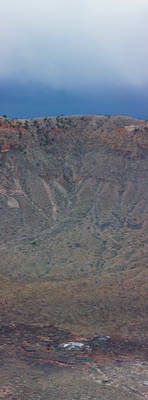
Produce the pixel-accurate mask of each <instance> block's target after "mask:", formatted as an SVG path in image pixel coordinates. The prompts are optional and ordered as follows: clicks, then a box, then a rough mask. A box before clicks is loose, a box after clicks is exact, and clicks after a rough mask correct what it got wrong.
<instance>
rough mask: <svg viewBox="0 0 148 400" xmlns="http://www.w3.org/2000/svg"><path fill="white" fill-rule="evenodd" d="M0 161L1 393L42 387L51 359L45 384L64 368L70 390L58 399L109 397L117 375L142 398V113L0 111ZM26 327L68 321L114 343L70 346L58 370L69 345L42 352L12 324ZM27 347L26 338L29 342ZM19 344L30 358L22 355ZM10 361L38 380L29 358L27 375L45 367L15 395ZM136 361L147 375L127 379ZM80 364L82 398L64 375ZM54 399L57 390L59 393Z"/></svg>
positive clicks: (146, 212) (146, 169) (146, 234)
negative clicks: (11, 115)
mask: <svg viewBox="0 0 148 400" xmlns="http://www.w3.org/2000/svg"><path fill="white" fill-rule="evenodd" d="M0 168H1V173H0V220H1V231H0V254H1V257H0V280H1V285H0V296H1V301H0V318H1V331H0V332H1V337H2V342H1V354H2V363H1V365H2V366H3V368H2V373H3V380H4V382H5V378H4V377H5V376H9V377H10V385H9V386H10V388H9V387H8V388H6V383H4V385H3V391H1V396H2V398H13V399H14V398H16V399H20V398H22V399H28V397H25V396H29V398H31V399H37V398H39V399H40V398H41V399H44V398H48V397H47V396H48V395H49V393H48V390H49V387H48V384H47V381H46V378H45V376H47V375H48V373H49V371H46V369H50V371H51V361H53V362H54V363H53V365H52V368H55V369H56V368H60V372H58V371H59V370H56V372H55V370H54V373H55V375H52V372H51V375H52V377H51V386H50V388H51V387H52V389H53V392H54V390H55V389H54V388H55V387H56V385H57V379H59V382H60V379H61V382H62V379H63V378H62V376H63V377H64V376H65V373H66V374H67V375H66V377H69V378H66V377H65V379H69V382H71V384H70V383H69V384H70V385H71V386H70V387H71V390H72V391H71V392H70V393H71V394H70V395H69V397H67V398H66V397H64V396H65V393H66V392H64V390H66V389H62V387H61V391H63V392H62V393H63V394H61V399H62V398H63V399H67V400H69V399H79V398H81V400H82V399H83V400H85V399H89V398H90V399H97V400H102V399H105V400H107V399H115V398H117V393H118V390H119V386H120V394H121V397H120V398H121V399H128V398H129V399H140V398H141V397H143V398H147V397H146V391H147V390H146V389H147V388H146V386H147V383H145V384H144V383H139V382H147V377H146V376H147V353H146V347H147V340H148V333H147V323H148V318H147V307H148V301H147V292H148V272H147V260H148V122H147V121H142V120H137V119H133V118H129V117H123V116H119V117H116V116H112V117H110V116H99V115H98V116H71V117H68V116H67V117H66V116H60V117H56V118H48V117H47V118H43V119H32V120H20V119H8V118H7V117H1V118H0ZM18 326H20V327H21V328H15V327H18ZM29 326H31V327H32V328H31V329H35V330H36V335H37V332H38V330H40V329H42V330H46V329H48V327H49V326H52V327H55V328H54V329H61V331H62V332H63V331H64V332H65V329H66V330H67V332H69V336H68V337H69V340H70V341H72V340H74V339H75V340H76V341H77V340H78V341H79V340H80V342H81V338H82V337H83V338H84V340H85V341H87V340H88V338H89V337H91V338H92V337H94V336H95V335H98V334H99V335H107V336H108V335H109V336H111V338H112V343H114V345H113V347H111V348H112V350H111V353H110V351H109V352H108V351H106V350H105V351H104V350H101V351H102V352H101V353H98V348H97V349H96V347H95V349H92V347H91V352H90V353H91V354H86V355H85V357H84V354H83V355H80V354H79V353H78V354H79V363H77V362H76V360H77V356H76V357H74V358H73V356H72V358H70V359H71V360H72V361H70V364H71V363H72V366H71V365H70V364H69V362H67V364H68V366H67V367H65V366H64V365H63V370H62V371H67V372H61V365H60V366H59V364H60V361H59V358H60V357H67V356H60V355H59V353H58V355H57V353H56V355H55V351H56V352H57V350H52V351H53V354H54V355H53V357H54V358H56V357H57V360H56V359H54V360H52V356H49V354H52V353H50V352H48V351H47V352H46V356H45V355H44V356H43V355H42V353H44V350H45V349H42V346H41V345H40V342H39V343H38V342H37V340H35V343H34V341H33V339H31V344H29V345H28V344H23V343H22V340H23V339H22V338H23V333H22V334H21V336H20V334H18V335H17V334H16V331H15V332H13V330H14V329H17V331H19V330H20V329H21V332H25V331H26V329H29V328H27V327H29ZM9 331H11V335H10V340H7V332H9ZM12 332H13V334H12ZM8 336H9V335H8ZM43 336H45V335H44V334H43ZM48 336H49V335H48ZM13 340H14V341H13ZM32 341H33V342H32ZM8 342H9V343H8ZM10 343H11V345H10ZM119 344H121V347H122V350H121V351H119V350H120V348H119ZM127 344H129V346H128V345H127ZM23 346H32V352H30V351H29V350H28V351H27V350H25V347H23ZM40 346H41V347H40ZM142 346H143V350H142ZM8 348H9V349H10V355H9V351H8ZM26 348H27V347H26ZM28 348H29V347H28ZM37 348H38V352H36V350H37ZM43 348H44V346H43ZM129 349H130V350H129ZM131 349H132V350H131ZM4 350H5V352H4ZM46 350H47V349H46ZM23 351H24V352H25V351H26V352H27V353H26V354H29V355H30V354H31V357H30V356H29V359H28V358H23V357H25V356H23V355H22V354H23ZM6 354H7V356H6ZM24 354H25V353H24ZM33 354H35V356H34V355H33ZM109 354H110V355H109ZM133 354H134V355H133ZM26 357H28V356H26ZM34 357H35V358H34ZM50 357H51V360H50ZM68 357H69V356H68ZM70 357H71V356H70ZM80 357H82V358H81V360H80ZM83 357H84V358H86V359H85V360H83ZM89 357H90V359H89ZM104 357H105V358H104ZM87 358H88V359H87ZM36 359H38V360H39V359H40V360H41V361H40V362H39V367H38V366H37V361H35V360H36ZM45 359H46V362H45V364H46V363H47V364H48V368H47V365H46V367H44V366H43V364H44V363H43V360H44V361H45ZM61 359H62V358H61ZM101 359H102V361H101V362H102V364H100V361H98V360H101ZM123 359H124V363H123V364H122V366H121V363H120V361H123ZM10 360H11V362H10ZM73 360H74V361H73ZM104 360H105V361H104ZM118 360H119V362H118ZM129 360H130V361H129ZM139 360H140V361H139ZM55 362H56V365H55ZM8 363H10V369H9V371H8ZM11 363H12V365H13V367H14V364H16V370H17V365H18V370H17V371H16V375H17V373H19V368H20V366H21V368H22V371H23V372H22V374H23V376H24V374H25V372H24V371H25V370H26V378H24V379H35V377H34V378H33V377H32V378H31V376H30V372H29V371H30V368H31V365H33V368H34V371H35V372H34V374H35V376H36V374H38V373H39V371H40V373H41V374H43V376H42V379H43V381H42V385H41V386H42V390H41V394H38V395H37V392H34V393H35V394H33V392H30V395H29V394H27V393H29V392H27V390H30V389H27V388H28V387H29V386H25V384H24V386H23V387H24V388H25V389H24V390H26V392H25V393H26V394H23V393H24V392H23V389H21V390H22V392H19V393H20V394H16V392H15V390H14V389H12V383H11V381H13V372H12V365H11ZM129 363H130V364H129ZM137 363H141V364H137ZM143 363H145V364H143ZM63 364H64V361H63ZM84 364H85V365H84ZM27 365H28V367H27ZM98 365H103V367H101V368H104V372H103V374H104V375H102V377H101V375H100V374H101V372H100V371H101V370H100V369H99V368H100V367H98ZM111 365H112V366H111ZM142 365H143V366H144V367H143V368H144V371H145V372H143V377H142V378H140V380H139V381H138V383H136V384H134V385H133V383H132V382H133V380H134V379H135V382H137V378H136V376H139V375H138V374H140V373H141V372H139V371H141V368H142ZM69 368H70V370H69ZM71 368H72V369H71ZM78 369H80V370H82V371H83V372H82V371H81V373H82V376H83V379H84V382H85V384H86V386H89V384H90V394H89V389H87V394H86V393H82V396H81V397H80V392H79V394H78V393H77V391H75V388H74V387H73V389H72V381H71V380H72V375H73V379H75V381H76V382H78V381H79V376H77V370H78ZM127 369H128V371H129V374H128V376H129V378H128V379H129V382H128V383H127V384H125V380H126V379H127V375H126V373H125V371H126V370H127ZM111 370H112V371H114V373H113V372H112V373H111ZM41 371H42V372H41ZM69 371H71V372H69ZM134 371H135V372H134ZM27 374H28V375H27ZM71 374H72V375H71ZM110 374H111V375H112V377H111V375H110ZM124 374H125V375H124ZM134 374H135V375H134ZM136 374H137V375H136ZM78 375H79V373H78ZM89 375H90V376H91V380H89V384H88V376H89ZM113 375H114V376H113ZM121 375H123V376H122V379H121ZM57 376H58V378H57ZM133 376H135V378H134V377H133ZM18 379H19V378H18ZM83 379H82V381H83ZM103 379H104V380H106V382H104V383H102V382H103V381H102V380H103ZM141 379H142V380H141ZM44 380H45V382H44ZM117 381H118V383H119V382H120V385H119V384H117ZM32 382H33V381H32ZM108 382H109V383H108ZM110 382H114V383H111V385H113V386H110ZM59 384H60V383H59ZM61 384H62V383H61ZM67 384H68V383H67ZM98 384H99V388H100V389H99V390H100V397H97V396H98V394H97V392H96V390H97V389H96V388H97V387H98ZM102 384H103V385H108V386H105V388H104V386H102ZM28 385H32V383H31V381H30V383H28ZM52 385H53V386H52ZM54 385H55V386H54ZM79 385H80V387H81V389H82V386H83V383H82V384H81V383H80V381H79ZM136 385H138V386H136ZM140 385H143V386H140ZM39 386H40V385H39ZM39 386H37V387H38V389H37V390H38V393H39V392H40V389H39ZM41 386H40V387H41ZM44 386H45V388H47V391H46V389H45V395H44V394H43V392H44V390H43V387H44ZM106 387H107V389H106ZM111 387H113V391H110V390H111ZM117 387H118V389H117ZM123 387H124V388H123ZM129 388H131V389H129ZM132 388H133V392H132ZM11 389H12V390H11ZM7 390H8V392H7ZM69 390H70V389H69ZM80 391H81V390H80ZM101 391H102V392H101ZM122 391H123V393H122ZM135 391H137V392H135ZM82 392H83V390H82ZM21 393H22V394H21ZM17 396H20V397H17ZM21 396H22V397H21ZM23 396H24V397H23ZM33 396H34V397H33ZM37 396H38V397H37ZM62 396H63V397H62ZM105 396H106V397H105ZM127 396H129V397H127ZM136 396H137V397H136ZM138 396H139V397H138ZM50 398H51V399H52V398H53V399H56V398H59V397H58V394H57V392H55V394H54V393H53V395H52V394H51V396H50Z"/></svg>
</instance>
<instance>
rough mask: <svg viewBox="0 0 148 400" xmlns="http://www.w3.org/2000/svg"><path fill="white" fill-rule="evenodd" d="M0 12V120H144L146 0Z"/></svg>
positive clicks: (18, 4)
mask: <svg viewBox="0 0 148 400" xmlns="http://www.w3.org/2000/svg"><path fill="white" fill-rule="evenodd" d="M0 14H1V24H0V60H1V61H0V114H1V113H3V112H5V113H6V112H7V113H11V110H12V112H13V113H15V114H16V116H17V111H18V114H23V112H24V115H25V113H26V116H27V115H28V116H33V114H34V113H37V114H38V115H39V114H44V112H45V113H47V112H48V109H49V108H48V107H49V106H50V109H51V112H52V113H54V114H56V113H57V114H58V113H59V112H64V113H73V112H74V113H75V112H77V113H83V112H86V113H89V112H90V113H96V112H97V111H98V113H99V107H100V106H101V104H102V103H103V109H101V110H100V112H101V113H102V112H103V113H114V114H117V113H129V114H133V115H134V116H139V117H144V118H146V117H147V105H148V104H147V101H148V95H147V88H148V45H147V43H148V23H147V21H148V0H124V1H123V0H103V2H102V0H25V1H23V0H22V1H20V0H13V1H12V0H5V1H4V2H2V4H1V11H0ZM121 93H122V95H121ZM105 98H106V106H105ZM41 99H42V101H41ZM86 99H87V100H86ZM88 99H89V100H88ZM101 99H102V103H101ZM27 104H28V106H27ZM70 104H71V106H70ZM89 104H90V105H89ZM134 104H135V106H134ZM56 105H57V109H56ZM66 105H67V106H66ZM97 105H98V108H97ZM119 105H120V107H119ZM23 106H24V111H23ZM47 106H48V107H47ZM27 107H28V108H27ZM66 107H67V108H66ZM105 107H106V108H105ZM134 107H135V108H134ZM140 107H141V111H140ZM128 110H129V112H128ZM138 110H139V115H138V114H137V113H138ZM142 110H143V115H142V114H141V113H142ZM27 113H30V114H27ZM49 114H50V110H49ZM22 116H23V115H22ZM147 118H148V117H147Z"/></svg>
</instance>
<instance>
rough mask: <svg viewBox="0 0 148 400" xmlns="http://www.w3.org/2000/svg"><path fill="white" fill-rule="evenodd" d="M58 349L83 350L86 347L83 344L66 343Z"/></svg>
mask: <svg viewBox="0 0 148 400" xmlns="http://www.w3.org/2000/svg"><path fill="white" fill-rule="evenodd" d="M59 347H60V348H61V349H62V350H84V349H85V347H86V345H85V344H84V343H81V342H68V343H62V344H60V346H59ZM87 347H88V346H87ZM87 350H88V349H87Z"/></svg>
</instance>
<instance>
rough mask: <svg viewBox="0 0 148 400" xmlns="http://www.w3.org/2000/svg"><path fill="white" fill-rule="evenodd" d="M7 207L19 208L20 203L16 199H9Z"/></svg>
mask: <svg viewBox="0 0 148 400" xmlns="http://www.w3.org/2000/svg"><path fill="white" fill-rule="evenodd" d="M7 205H8V207H10V208H19V203H18V201H17V200H16V199H15V198H14V197H9V199H8V202H7Z"/></svg>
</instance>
